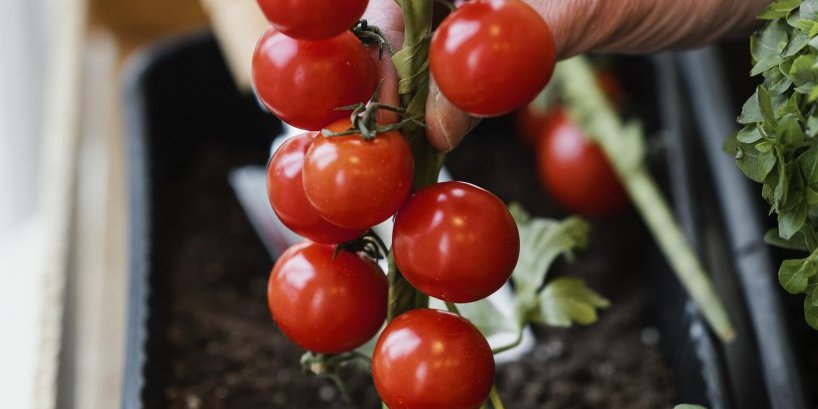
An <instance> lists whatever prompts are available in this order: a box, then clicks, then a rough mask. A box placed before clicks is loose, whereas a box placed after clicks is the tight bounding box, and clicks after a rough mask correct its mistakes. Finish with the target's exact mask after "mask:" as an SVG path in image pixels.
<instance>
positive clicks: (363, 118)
mask: <svg viewBox="0 0 818 409" xmlns="http://www.w3.org/2000/svg"><path fill="white" fill-rule="evenodd" d="M382 85H383V80H381V81H380V82H379V83H378V86H377V87H376V88H375V92H373V93H372V97H371V98H370V99H369V101H368V102H367V103H366V104H363V103H358V104H353V105H347V106H343V107H340V108H336V109H337V110H339V111H347V110H351V111H352V113H351V114H350V116H349V119H350V122H352V126H351V127H350V128H349V129H347V130H345V131H340V132H333V131H331V130H329V129H323V130H322V131H321V134H322V135H324V136H326V137H329V138H331V137H337V136H349V135H356V134H357V135H361V137H362V138H363V139H365V140H371V139H374V138H375V137H376V136H377V135H378V134H379V133H386V132H391V131H397V130H400V129H401V128H403V127H404V126H406V125H407V124H410V123H411V124H415V125H418V126H421V127H425V126H426V125H425V124H424V123H423V122H422V121H419V120H418V119H417V118H415V117H407V118H403V119H401V120H400V121H398V122H396V123H393V124H387V125H379V124H378V121H377V118H378V111H380V110H384V111H390V112H395V113H397V114H398V115H400V116H402V117H403V116H405V114H406V108H402V107H399V106H395V105H390V104H384V103H381V102H380V101H379V99H380V93H381V86H382Z"/></svg>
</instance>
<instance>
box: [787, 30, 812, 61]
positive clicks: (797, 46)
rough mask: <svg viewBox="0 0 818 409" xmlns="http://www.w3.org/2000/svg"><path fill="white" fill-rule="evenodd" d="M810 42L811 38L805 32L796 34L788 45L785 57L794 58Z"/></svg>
mask: <svg viewBox="0 0 818 409" xmlns="http://www.w3.org/2000/svg"><path fill="white" fill-rule="evenodd" d="M809 40H810V37H809V36H808V35H807V34H806V33H804V32H803V31H798V32H796V33H795V35H794V36H792V37H791V38H790V42H789V44H787V48H786V49H785V50H784V57H792V56H793V55H795V54H797V53H798V52H799V51H801V50H803V49H804V47H806V46H807V44H809Z"/></svg>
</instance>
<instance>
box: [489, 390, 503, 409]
mask: <svg viewBox="0 0 818 409" xmlns="http://www.w3.org/2000/svg"><path fill="white" fill-rule="evenodd" d="M489 400H490V401H491V405H492V406H494V409H506V407H505V405H503V399H501V398H500V393H499V392H497V386H492V387H491V393H489Z"/></svg>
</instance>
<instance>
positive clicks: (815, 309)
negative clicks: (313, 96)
mask: <svg viewBox="0 0 818 409" xmlns="http://www.w3.org/2000/svg"><path fill="white" fill-rule="evenodd" d="M804 319H805V320H806V321H807V324H809V326H810V327H812V328H813V329H816V330H818V283H810V285H809V288H808V289H807V296H806V298H804Z"/></svg>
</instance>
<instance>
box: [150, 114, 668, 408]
mask: <svg viewBox="0 0 818 409" xmlns="http://www.w3.org/2000/svg"><path fill="white" fill-rule="evenodd" d="M498 126H500V129H505V128H506V127H507V126H506V124H502V123H501V124H500V125H498ZM495 129H497V127H496V126H495ZM481 139H482V140H481ZM472 143H473V144H474V148H472V149H470V148H469V147H468V146H467V147H465V148H463V150H462V152H463V153H461V154H455V155H453V156H452V159H451V165H452V171H453V173H455V175H456V176H457V177H460V178H464V179H466V180H469V181H473V182H476V183H481V184H482V185H484V186H487V187H490V188H495V187H499V189H496V190H497V191H498V194H500V195H501V196H503V197H504V198H505V199H518V200H522V201H523V203H525V204H526V205H528V207H529V208H531V209H534V210H536V212H537V213H540V214H542V213H548V212H549V208H550V207H551V206H550V205H549V204H548V202H547V200H545V196H544V195H542V193H540V191H539V189H537V187H536V182H533V183H534V184H533V185H532V184H531V183H532V182H531V180H532V178H531V176H530V174H531V169H530V165H531V161H530V158H528V157H527V156H526V155H527V154H526V151H525V149H524V148H522V147H519V146H515V147H513V148H510V151H509V150H508V149H500V150H497V151H495V152H496V153H495V154H494V155H489V156H488V157H483V158H481V160H477V159H478V158H477V157H475V155H478V154H482V150H483V149H485V147H486V146H487V145H486V144H487V143H488V146H492V143H491V141H490V140H489V141H486V140H485V138H480V137H477V138H475V139H474V142H472ZM495 143H496V140H495ZM481 147H482V148H481ZM194 152H195V153H194V155H193V156H192V157H190V158H188V160H189V161H190V166H189V167H188V168H189V170H188V171H186V172H184V174H181V175H179V177H177V178H172V179H171V181H170V182H169V183H166V184H165V185H163V186H161V187H159V190H160V191H162V192H164V194H161V195H160V197H164V199H163V202H162V203H157V206H162V208H163V211H162V212H161V213H162V214H163V216H164V217H162V219H163V220H164V223H162V224H161V229H162V231H161V232H160V233H159V235H160V236H163V238H164V240H163V241H164V242H165V243H168V244H169V248H168V249H167V251H166V252H165V251H163V252H162V253H165V255H166V256H167V257H168V259H167V260H168V262H167V269H166V270H165V271H159V272H158V273H159V274H160V275H161V276H162V277H163V278H164V280H165V284H166V285H167V286H168V287H167V289H168V292H167V306H168V309H167V316H166V319H167V324H166V325H167V327H166V331H165V342H166V343H167V351H166V355H167V358H168V360H169V365H168V368H167V369H168V373H167V380H166V387H165V389H164V398H165V400H166V403H167V407H169V408H188V409H193V408H318V407H323V408H346V407H350V406H348V405H345V404H344V403H343V402H342V401H341V399H340V396H339V393H338V391H337V390H336V388H335V387H334V386H333V384H332V383H331V382H330V381H328V380H326V379H319V378H315V377H311V376H308V375H306V374H303V373H302V372H301V369H300V365H299V356H300V355H301V353H302V351H300V350H299V349H298V348H297V347H296V346H294V345H293V344H292V343H290V342H289V341H288V340H287V339H285V338H284V336H283V335H282V334H281V333H280V332H279V331H278V330H277V329H276V328H275V326H274V324H273V323H272V321H271V320H270V317H269V313H268V311H267V307H266V300H265V286H266V278H267V273H268V271H269V269H270V267H271V265H272V262H271V260H270V259H269V258H268V256H267V254H266V253H265V251H264V249H263V247H262V246H261V244H260V243H259V240H258V239H257V237H256V236H255V234H254V233H253V231H252V230H251V227H250V225H249V224H248V221H247V219H246V217H245V215H244V213H243V211H242V209H241V208H240V206H239V204H238V202H237V201H236V199H235V198H234V195H233V193H232V191H231V190H230V187H229V186H228V185H227V174H228V171H229V170H230V169H231V168H232V167H235V166H237V165H240V164H246V163H253V162H254V161H255V162H257V161H258V156H259V154H258V152H250V151H247V152H241V151H235V150H230V149H226V148H225V147H224V146H221V144H220V143H219V142H214V141H209V142H206V143H205V144H203V145H202V146H201V147H200V148H199V149H196V150H194ZM469 152H471V153H469ZM515 158H516V159H517V160H514V159H515ZM510 159H511V160H510ZM487 162H488V163H491V164H492V166H486V163H487ZM480 169H483V171H480ZM520 172H527V174H529V176H528V177H527V178H525V176H524V175H522V174H520V175H518V173H520ZM467 176H469V177H467ZM518 176H522V178H523V179H522V180H528V183H529V185H526V184H525V183H515V184H507V183H496V181H500V180H509V179H511V180H515V178H518ZM492 178H495V179H496V180H495V181H494V182H493V181H492V180H491V179H492ZM516 180H519V178H518V179H516ZM500 185H504V186H506V188H505V189H503V188H502V187H501V186H500ZM520 187H523V188H525V191H519V192H515V191H514V190H515V189H520ZM550 213H551V214H552V215H553V214H554V213H555V212H554V211H553V210H550ZM634 224H635V223H634V220H633V216H632V215H628V216H626V217H625V218H624V220H621V221H615V222H609V223H607V224H598V225H597V226H595V228H596V230H595V233H594V237H593V243H594V244H593V245H592V248H591V249H589V251H588V252H587V253H585V254H583V255H582V256H581V257H580V261H579V262H578V263H576V264H574V265H570V266H568V265H564V264H560V265H558V268H557V269H558V270H562V272H563V273H570V274H576V275H580V276H584V277H586V278H587V279H588V280H589V282H590V283H591V285H592V286H594V287H595V288H597V289H599V290H600V291H601V292H602V293H603V294H605V295H606V296H608V297H610V298H611V299H612V301H613V303H614V306H613V308H611V309H610V310H609V311H606V312H605V313H603V315H602V318H601V320H600V322H599V323H598V324H597V325H594V326H591V327H588V328H575V329H568V330H556V329H538V330H537V331H536V332H537V338H538V345H537V347H536V349H535V350H534V351H533V352H532V353H531V354H530V355H529V356H527V357H525V358H524V359H523V360H522V361H520V362H518V363H514V364H509V365H504V366H501V367H500V368H499V370H498V375H497V377H498V378H497V380H498V385H499V388H500V391H501V393H502V395H503V397H504V400H505V402H506V405H507V407H509V408H516V409H526V408H603V407H604V408H610V409H616V408H629V409H642V408H644V409H656V408H663V407H670V406H671V404H672V402H673V398H674V388H673V386H672V385H673V383H672V380H671V377H670V375H669V371H668V369H667V366H666V364H665V362H664V361H663V359H662V356H661V354H660V352H659V350H658V346H657V345H656V341H657V339H656V331H655V330H654V329H652V328H651V327H650V325H649V324H648V321H647V318H648V316H647V315H646V313H645V312H646V300H647V297H646V296H645V288H644V287H643V286H642V284H640V283H641V282H642V281H643V280H642V278H641V277H640V274H641V272H640V271H639V269H638V268H629V267H627V264H625V263H624V262H625V261H626V260H628V259H629V258H630V259H633V256H634V251H638V250H639V249H638V248H631V249H628V248H627V245H623V243H625V244H627V243H636V242H639V240H638V239H639V238H640V237H641V238H642V239H644V237H642V236H644V233H643V232H641V231H640V230H639V229H638V228H637V227H634ZM612 246H613V247H612ZM350 376H351V378H350V379H351V382H350V383H351V385H350V389H351V391H352V393H353V405H352V406H351V407H360V408H378V407H379V406H378V405H379V403H378V399H377V396H376V395H375V393H374V390H373V388H372V386H371V380H370V379H369V378H368V376H366V375H364V374H361V373H359V372H356V371H352V372H351V373H350Z"/></svg>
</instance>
